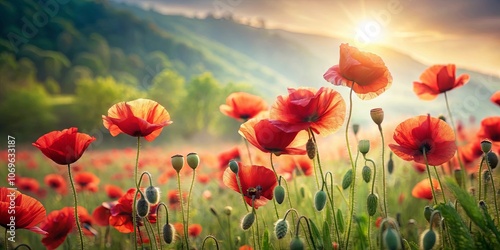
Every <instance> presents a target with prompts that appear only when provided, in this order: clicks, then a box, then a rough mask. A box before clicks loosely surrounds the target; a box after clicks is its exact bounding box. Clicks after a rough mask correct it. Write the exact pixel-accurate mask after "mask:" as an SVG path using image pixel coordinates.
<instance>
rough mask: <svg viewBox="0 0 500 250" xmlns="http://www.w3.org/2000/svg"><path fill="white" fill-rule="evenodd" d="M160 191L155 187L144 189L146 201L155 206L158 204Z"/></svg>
mask: <svg viewBox="0 0 500 250" xmlns="http://www.w3.org/2000/svg"><path fill="white" fill-rule="evenodd" d="M159 193H160V191H159V189H158V188H157V187H153V186H149V187H147V188H146V200H147V201H148V202H149V203H150V204H151V205H155V204H157V203H158V202H160V194H159Z"/></svg>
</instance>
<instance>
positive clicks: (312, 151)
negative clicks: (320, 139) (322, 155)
mask: <svg viewBox="0 0 500 250" xmlns="http://www.w3.org/2000/svg"><path fill="white" fill-rule="evenodd" d="M306 151H307V157H309V159H311V160H312V159H314V157H316V144H314V141H313V140H312V138H309V140H307V143H306Z"/></svg>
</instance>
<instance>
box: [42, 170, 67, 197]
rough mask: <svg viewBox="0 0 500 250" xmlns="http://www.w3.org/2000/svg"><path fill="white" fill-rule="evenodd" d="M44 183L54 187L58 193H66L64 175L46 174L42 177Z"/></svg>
mask: <svg viewBox="0 0 500 250" xmlns="http://www.w3.org/2000/svg"><path fill="white" fill-rule="evenodd" d="M43 180H44V182H45V185H47V186H49V187H50V188H52V189H54V190H55V191H56V192H57V193H58V194H60V195H65V194H67V193H68V188H67V185H68V184H67V182H66V179H64V177H62V176H61V175H59V174H48V175H46V176H45V178H44V179H43Z"/></svg>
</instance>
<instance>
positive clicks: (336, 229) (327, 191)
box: [325, 171, 340, 241]
mask: <svg viewBox="0 0 500 250" xmlns="http://www.w3.org/2000/svg"><path fill="white" fill-rule="evenodd" d="M328 174H330V190H328V185H326V182H325V188H326V194H327V195H328V200H329V201H330V208H331V210H332V214H333V216H332V217H333V218H334V220H333V228H334V230H335V234H336V235H337V241H340V233H339V229H338V228H337V220H336V219H335V202H334V199H333V197H332V196H333V174H332V172H330V171H328V172H326V174H325V179H327V176H328Z"/></svg>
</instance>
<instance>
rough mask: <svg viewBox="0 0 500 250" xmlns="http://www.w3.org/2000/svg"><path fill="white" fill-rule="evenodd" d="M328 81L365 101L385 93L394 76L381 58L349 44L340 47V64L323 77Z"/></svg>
mask: <svg viewBox="0 0 500 250" xmlns="http://www.w3.org/2000/svg"><path fill="white" fill-rule="evenodd" d="M323 78H325V80H326V81H328V82H330V83H332V84H334V85H342V86H347V87H349V88H352V90H353V91H354V92H355V93H356V94H357V95H358V97H359V98H361V99H363V100H369V99H373V98H375V97H377V96H379V95H380V94H382V93H384V92H385V91H386V90H387V89H388V88H389V87H390V86H391V84H392V76H391V73H390V72H389V70H388V69H387V67H386V66H385V63H384V61H383V60H382V58H380V57H379V56H377V55H375V54H372V53H369V52H361V51H359V50H358V49H357V48H355V47H352V46H349V44H345V43H343V44H341V45H340V60H339V64H338V65H335V66H333V67H331V68H329V69H328V70H327V71H326V73H325V74H324V75H323Z"/></svg>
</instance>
